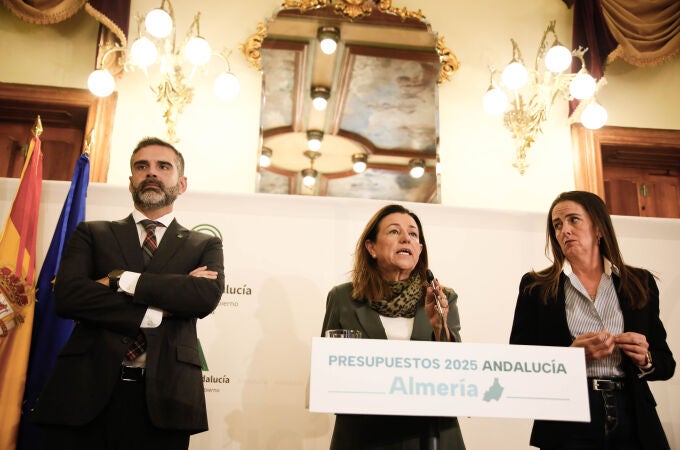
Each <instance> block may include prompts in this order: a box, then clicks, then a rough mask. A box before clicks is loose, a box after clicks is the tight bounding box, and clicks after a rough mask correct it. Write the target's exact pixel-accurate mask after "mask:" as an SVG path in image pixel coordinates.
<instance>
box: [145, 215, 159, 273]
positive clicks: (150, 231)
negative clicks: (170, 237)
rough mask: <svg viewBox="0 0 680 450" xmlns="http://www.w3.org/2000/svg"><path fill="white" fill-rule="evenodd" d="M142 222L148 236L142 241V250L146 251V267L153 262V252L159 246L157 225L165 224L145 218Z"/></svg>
mask: <svg viewBox="0 0 680 450" xmlns="http://www.w3.org/2000/svg"><path fill="white" fill-rule="evenodd" d="M140 223H141V224H142V226H143V227H144V229H145V230H146V237H145V238H144V242H142V252H143V253H144V268H146V267H147V266H148V265H149V263H150V262H151V258H152V257H153V253H154V252H155V251H156V249H157V248H158V243H157V241H156V227H158V226H163V224H162V223H160V222H156V221H153V220H149V219H144V220H142V221H141V222H140Z"/></svg>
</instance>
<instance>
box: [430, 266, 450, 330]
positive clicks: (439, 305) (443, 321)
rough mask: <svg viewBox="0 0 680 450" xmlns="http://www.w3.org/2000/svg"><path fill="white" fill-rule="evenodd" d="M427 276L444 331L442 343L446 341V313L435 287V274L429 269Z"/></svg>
mask: <svg viewBox="0 0 680 450" xmlns="http://www.w3.org/2000/svg"><path fill="white" fill-rule="evenodd" d="M425 276H426V277H427V282H428V283H430V286H431V287H432V293H433V294H434V301H435V304H436V305H437V312H438V313H439V319H440V320H441V322H442V329H441V333H440V336H439V338H440V339H441V340H442V341H446V321H445V320H444V311H443V310H442V305H441V303H439V296H438V295H437V291H436V289H435V286H434V274H433V273H432V271H431V270H430V269H427V271H426V272H425Z"/></svg>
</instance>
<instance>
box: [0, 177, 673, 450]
mask: <svg viewBox="0 0 680 450" xmlns="http://www.w3.org/2000/svg"><path fill="white" fill-rule="evenodd" d="M16 186H17V180H12V179H3V178H0V218H1V219H2V220H3V223H4V219H5V218H6V217H7V214H8V212H9V207H10V202H11V201H12V199H13V197H14V194H15V191H16ZM67 190H68V183H65V182H50V181H46V182H44V183H43V195H42V198H43V200H42V206H41V211H40V219H39V224H38V226H39V235H38V236H39V240H38V253H39V258H38V260H39V261H42V259H43V257H44V254H45V252H46V251H47V246H48V245H49V242H50V239H51V237H52V233H53V231H54V225H55V223H56V221H57V218H58V216H59V212H60V211H61V207H62V204H63V201H64V197H65V195H66V192H67ZM555 195H557V192H556V193H555ZM384 204H386V202H384V201H374V200H357V199H337V198H309V197H299V196H276V195H264V194H235V195H230V194H222V193H220V194H217V193H210V192H192V191H191V185H190V186H189V192H187V193H186V194H184V195H183V196H182V197H180V199H178V201H177V204H176V211H177V217H178V220H179V222H180V223H182V224H183V225H184V226H186V227H189V228H193V227H196V226H199V225H204V224H207V225H211V226H214V227H216V228H217V229H219V231H220V233H221V234H222V237H223V239H224V253H225V269H226V283H227V288H226V292H225V294H224V295H223V297H222V301H221V304H220V305H219V306H218V308H217V309H216V311H215V313H214V314H213V315H211V316H210V317H207V318H206V319H203V320H201V321H199V337H200V340H201V344H202V346H203V350H204V352H205V357H206V361H207V365H208V368H209V370H208V371H207V372H205V388H206V398H207V402H208V413H209V421H210V431H208V432H206V433H202V434H199V435H196V436H194V437H193V438H192V441H191V442H192V443H191V449H192V450H199V449H200V450H213V449H214V450H217V449H234V450H235V449H243V450H254V449H263V450H264V449H266V450H272V449H291V450H292V449H305V450H307V449H310V450H311V449H325V448H328V442H329V439H330V433H331V431H332V428H333V420H334V419H333V415H328V414H312V413H309V412H308V411H306V410H305V389H306V383H307V378H308V373H309V356H310V347H311V338H312V337H313V336H318V335H319V333H320V330H321V322H322V320H323V314H324V307H325V299H326V293H327V292H328V290H329V289H330V288H331V287H332V286H333V285H335V284H338V283H341V282H344V281H347V280H348V272H349V270H350V268H351V264H352V254H353V249H354V245H355V243H356V239H357V238H358V236H359V234H360V233H361V231H362V229H363V227H364V225H365V223H366V222H367V221H368V219H369V218H370V217H371V216H372V214H373V213H374V212H375V211H376V210H377V209H379V208H380V207H381V206H383V205H384ZM406 206H407V207H409V208H411V209H413V210H414V211H415V212H416V213H417V214H418V215H419V217H420V218H421V220H422V222H423V227H424V231H425V237H426V239H427V242H428V247H429V255H430V267H431V268H432V270H433V271H434V273H435V275H436V276H437V277H438V278H439V279H440V280H441V281H442V283H444V284H446V285H448V286H450V287H453V288H454V289H455V290H456V291H457V292H458V294H459V309H460V314H461V321H462V337H463V340H464V341H466V342H482V343H507V341H508V336H509V332H510V326H511V324H512V315H513V311H514V304H515V299H516V295H517V286H518V283H519V280H520V277H521V276H522V274H523V273H524V272H526V271H528V270H530V269H531V268H542V267H544V266H546V265H547V264H548V260H547V259H546V258H545V256H544V240H545V237H544V227H545V216H544V214H542V213H541V214H534V213H524V212H513V211H498V210H480V209H463V208H454V207H446V206H442V205H428V204H407V205H406ZM131 207H132V206H131V200H130V195H129V193H128V192H127V189H126V188H124V187H120V186H110V185H105V184H92V185H90V188H89V195H88V202H87V208H88V209H87V218H88V220H92V219H119V218H122V217H125V216H126V215H127V214H129V212H130V211H131ZM548 207H549V205H546V210H547V208H548ZM614 222H615V226H616V229H617V234H618V236H619V239H620V243H621V246H622V249H623V254H624V257H625V259H626V261H627V262H628V263H629V264H632V265H637V266H642V267H645V268H648V269H650V270H652V271H654V273H656V274H657V275H658V276H659V277H660V281H659V288H660V291H661V317H662V320H663V322H664V324H665V326H666V329H667V330H668V332H669V337H668V342H669V345H670V346H671V349H672V350H675V355H676V359H677V358H678V357H679V355H680V350H679V349H680V331H678V330H680V303H679V302H678V301H679V300H680V273H679V272H680V271H679V270H678V268H677V267H678V255H680V221H679V220H670V219H640V218H630V217H615V220H614ZM677 380H678V377H677V376H676V377H674V378H673V379H671V380H669V381H665V382H654V383H652V390H653V391H654V394H655V396H656V400H657V402H658V404H659V406H658V409H659V414H660V416H661V419H662V421H663V425H664V428H665V430H666V433H667V435H668V438H669V440H670V441H671V447H672V448H680V409H678V408H677V402H678V400H680V383H679V382H678V381H677ZM674 404H675V405H676V406H675V407H673V406H672V405H674ZM460 420H461V426H462V430H463V436H464V438H465V441H466V444H467V448H468V449H469V450H488V449H495V448H503V449H509V450H513V449H527V448H529V446H528V440H529V433H530V428H531V421H530V420H519V419H489V418H461V419H460Z"/></svg>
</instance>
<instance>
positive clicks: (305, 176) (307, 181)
mask: <svg viewBox="0 0 680 450" xmlns="http://www.w3.org/2000/svg"><path fill="white" fill-rule="evenodd" d="M303 154H304V155H305V156H306V157H307V158H309V168H307V169H302V170H301V171H300V174H301V175H302V184H304V185H305V186H307V187H308V188H311V187H312V186H314V184H316V177H317V176H319V172H317V171H316V170H315V169H314V160H315V159H316V158H318V157H320V156H321V153H319V152H312V151H309V150H307V151H306V152H304V153H303Z"/></svg>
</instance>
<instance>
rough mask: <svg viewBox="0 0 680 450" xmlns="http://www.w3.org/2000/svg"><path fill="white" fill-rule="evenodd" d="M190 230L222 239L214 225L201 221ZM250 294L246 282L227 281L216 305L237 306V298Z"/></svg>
mask: <svg viewBox="0 0 680 450" xmlns="http://www.w3.org/2000/svg"><path fill="white" fill-rule="evenodd" d="M192 230H194V231H200V232H201V233H206V234H211V235H213V236H215V237H218V238H220V240H222V233H221V232H220V230H219V229H218V228H217V227H216V226H215V225H210V224H207V223H202V224H199V225H196V226H195V227H193V228H192ZM252 294H253V290H252V289H251V288H250V287H248V285H247V284H246V283H243V284H241V283H229V284H227V285H225V286H224V295H223V296H222V299H221V300H220V304H219V305H218V306H221V307H231V308H238V306H239V299H240V298H242V297H244V296H246V297H248V296H251V295H252ZM214 313H215V312H214V311H213V314H214Z"/></svg>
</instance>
